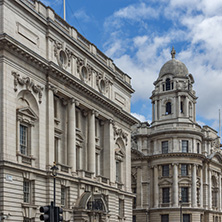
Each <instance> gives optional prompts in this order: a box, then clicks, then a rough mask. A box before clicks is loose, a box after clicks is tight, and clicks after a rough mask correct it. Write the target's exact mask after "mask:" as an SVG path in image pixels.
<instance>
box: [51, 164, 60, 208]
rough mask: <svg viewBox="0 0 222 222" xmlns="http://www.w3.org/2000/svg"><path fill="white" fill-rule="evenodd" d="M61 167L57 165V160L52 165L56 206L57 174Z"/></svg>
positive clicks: (54, 203)
mask: <svg viewBox="0 0 222 222" xmlns="http://www.w3.org/2000/svg"><path fill="white" fill-rule="evenodd" d="M58 169H59V168H58V167H57V166H56V162H54V165H53V166H52V167H51V170H52V175H53V182H54V193H53V197H54V198H53V206H54V207H55V205H56V195H55V193H56V176H57V170H58Z"/></svg>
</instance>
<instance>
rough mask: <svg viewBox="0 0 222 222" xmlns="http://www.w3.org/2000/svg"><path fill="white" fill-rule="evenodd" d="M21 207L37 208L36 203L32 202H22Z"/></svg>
mask: <svg viewBox="0 0 222 222" xmlns="http://www.w3.org/2000/svg"><path fill="white" fill-rule="evenodd" d="M22 207H26V208H34V209H37V208H38V206H37V205H34V204H32V203H22Z"/></svg>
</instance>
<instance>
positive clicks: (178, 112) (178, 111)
mask: <svg viewBox="0 0 222 222" xmlns="http://www.w3.org/2000/svg"><path fill="white" fill-rule="evenodd" d="M180 101H181V99H180V96H178V104H177V108H178V110H177V115H178V117H180V115H181V114H180Z"/></svg>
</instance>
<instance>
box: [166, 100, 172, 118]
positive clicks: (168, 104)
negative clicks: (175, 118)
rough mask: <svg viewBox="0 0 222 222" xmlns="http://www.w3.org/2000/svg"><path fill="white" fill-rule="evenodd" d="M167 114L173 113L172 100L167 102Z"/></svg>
mask: <svg viewBox="0 0 222 222" xmlns="http://www.w3.org/2000/svg"><path fill="white" fill-rule="evenodd" d="M165 113H166V115H169V114H172V104H171V102H167V103H166V112H165Z"/></svg>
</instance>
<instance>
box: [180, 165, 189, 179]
mask: <svg viewBox="0 0 222 222" xmlns="http://www.w3.org/2000/svg"><path fill="white" fill-rule="evenodd" d="M183 167H184V169H183ZM180 170H181V171H180V173H181V176H182V177H185V176H188V174H189V172H188V164H181V169H180Z"/></svg>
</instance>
